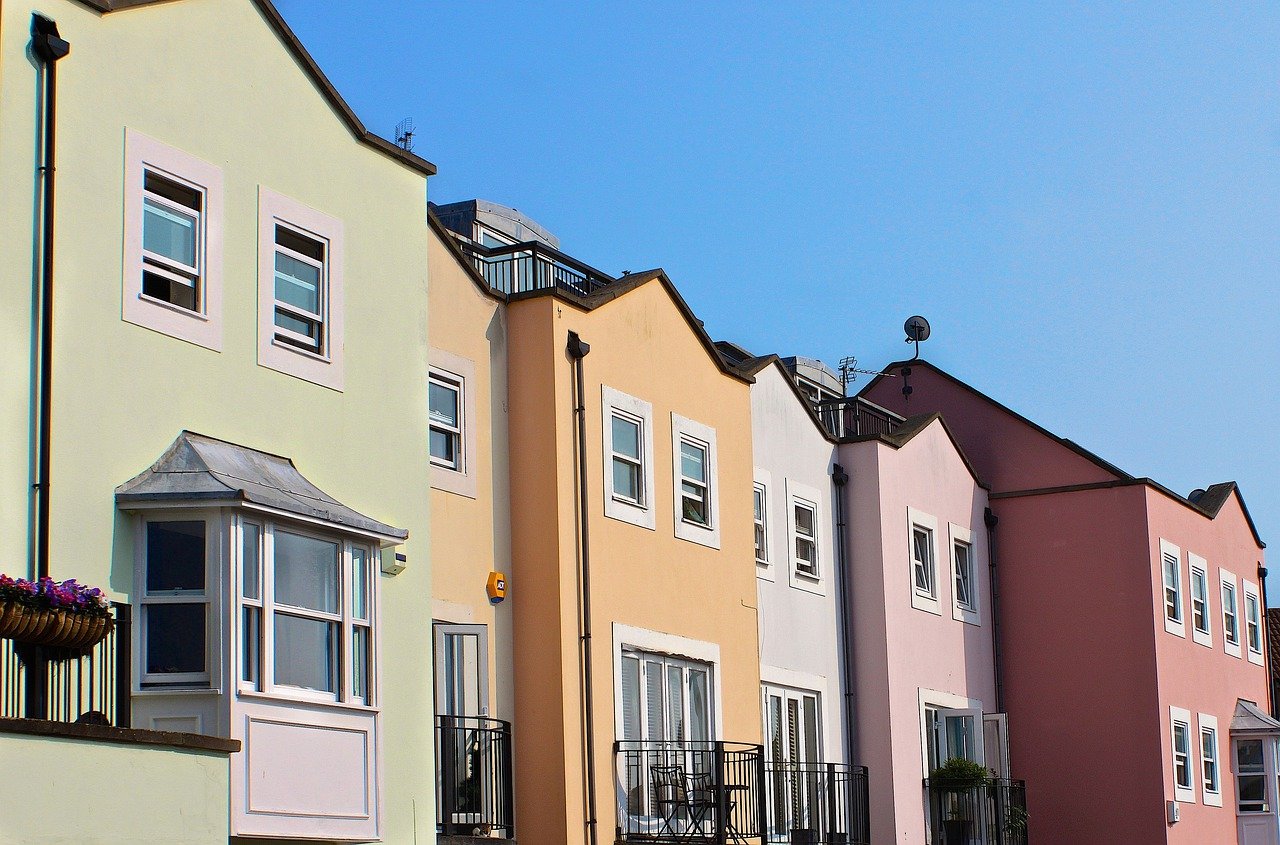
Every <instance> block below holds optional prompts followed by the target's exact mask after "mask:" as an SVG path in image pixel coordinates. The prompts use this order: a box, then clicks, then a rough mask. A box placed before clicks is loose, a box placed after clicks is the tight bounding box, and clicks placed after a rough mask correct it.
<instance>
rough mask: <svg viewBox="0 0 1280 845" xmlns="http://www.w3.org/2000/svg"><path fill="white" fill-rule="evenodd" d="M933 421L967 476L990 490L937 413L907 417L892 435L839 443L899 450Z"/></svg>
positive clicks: (865, 436) (859, 438)
mask: <svg viewBox="0 0 1280 845" xmlns="http://www.w3.org/2000/svg"><path fill="white" fill-rule="evenodd" d="M859 395H861V394H859ZM935 420H936V421H937V422H939V423H941V424H942V430H943V432H945V433H946V435H947V439H948V440H950V441H951V445H952V446H953V447H954V448H955V450H956V454H957V455H959V456H960V460H961V461H963V462H964V465H965V469H967V470H969V475H970V476H972V477H973V480H974V482H975V483H976V484H977V485H978V486H979V487H981V488H982V489H984V490H990V489H991V485H989V484H987V483H986V482H985V481H983V480H982V477H981V476H979V475H978V470H977V469H975V468H974V466H973V463H972V462H971V461H970V460H969V456H968V455H966V454H965V453H964V448H963V447H961V446H960V441H959V440H957V439H956V436H955V434H954V433H953V432H952V431H951V426H949V425H947V420H946V417H944V416H942V414H941V413H940V412H938V411H934V412H933V413H930V414H916V415H915V416H914V417H907V418H906V419H905V420H903V421H902V424H901V425H899V426H898V427H897V429H895V430H894V432H893V433H892V434H859V435H856V436H854V437H846V438H845V439H843V440H841V441H840V442H841V443H865V442H867V441H871V440H876V441H879V442H881V443H884V444H886V445H888V446H892V447H893V448H895V449H901V448H902V447H903V446H906V445H907V444H908V443H910V442H911V441H912V440H914V439H915V436H916V435H917V434H919V433H921V432H922V431H924V430H925V429H927V428H928V427H929V426H930V425H931V424H932V423H933V422H934V421H935Z"/></svg>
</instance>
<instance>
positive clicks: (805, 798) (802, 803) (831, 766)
mask: <svg viewBox="0 0 1280 845" xmlns="http://www.w3.org/2000/svg"><path fill="white" fill-rule="evenodd" d="M764 768H765V792H766V799H765V803H766V805H767V808H768V822H769V823H768V834H769V835H768V841H769V842H771V843H774V842H777V843H787V845H867V843H868V842H870V840H871V825H870V818H869V814H868V810H867V803H868V795H867V770H866V767H864V766H850V765H847V764H845V763H784V762H776V761H773V760H770V761H767V762H766V763H765V764H764Z"/></svg>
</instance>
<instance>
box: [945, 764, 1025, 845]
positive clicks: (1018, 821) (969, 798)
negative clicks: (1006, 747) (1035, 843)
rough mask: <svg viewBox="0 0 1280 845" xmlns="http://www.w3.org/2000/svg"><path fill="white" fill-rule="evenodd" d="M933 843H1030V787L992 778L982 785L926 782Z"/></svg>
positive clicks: (986, 844)
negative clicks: (1028, 821) (1028, 813)
mask: <svg viewBox="0 0 1280 845" xmlns="http://www.w3.org/2000/svg"><path fill="white" fill-rule="evenodd" d="M924 787H925V793H926V794H927V796H928V802H929V807H928V811H929V817H928V818H929V822H928V825H929V841H930V842H931V843H933V845H1027V787H1026V784H1025V783H1024V782H1023V781H1020V780H1005V779H1003V778H992V779H990V780H988V781H987V782H986V784H984V785H982V786H961V787H957V786H952V785H948V784H946V783H942V782H936V781H935V782H930V781H929V780H925V782H924Z"/></svg>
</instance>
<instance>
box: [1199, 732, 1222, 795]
mask: <svg viewBox="0 0 1280 845" xmlns="http://www.w3.org/2000/svg"><path fill="white" fill-rule="evenodd" d="M1196 720H1197V721H1198V722H1199V726H1198V730H1197V731H1196V736H1197V738H1198V741H1197V743H1196V749H1197V753H1196V756H1197V758H1198V759H1199V762H1200V767H1199V778H1198V779H1199V781H1200V794H1201V796H1202V797H1203V800H1204V803H1205V805H1206V806H1209V807H1221V806H1222V749H1221V747H1220V745H1219V744H1218V717H1217V716H1210V715H1209V714H1208V713H1197V714H1196ZM1206 734H1209V735H1210V738H1211V739H1212V748H1213V752H1212V753H1213V757H1212V758H1211V760H1206V759H1205V754H1204V741H1205V735H1206ZM1207 762H1212V763H1213V771H1214V780H1213V782H1210V780H1209V778H1207V777H1205V772H1204V770H1205V764H1206V763H1207Z"/></svg>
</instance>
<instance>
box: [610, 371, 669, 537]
mask: <svg viewBox="0 0 1280 845" xmlns="http://www.w3.org/2000/svg"><path fill="white" fill-rule="evenodd" d="M615 415H618V416H620V417H621V418H623V419H626V420H629V421H633V422H638V423H639V425H640V463H641V473H640V483H641V485H642V489H641V491H640V496H639V500H638V501H632V500H630V499H628V498H625V497H621V496H617V495H615V494H614V489H613V456H614V448H613V418H614V416H615ZM600 426H601V438H600V439H601V443H602V455H601V458H602V461H601V462H602V463H603V465H604V472H603V478H604V486H603V490H604V515H605V516H607V517H610V518H611V519H617V520H621V521H622V522H626V523H630V524H631V525H635V526H637V527H639V528H647V529H649V530H650V531H653V530H655V529H656V527H657V516H656V514H657V511H656V509H655V507H654V501H653V493H654V482H653V405H651V404H649V403H648V402H645V401H644V400H643V399H637V398H636V397H634V396H631V395H628V394H626V393H623V392H622V391H620V390H615V389H614V388H612V387H609V386H608V385H601V386H600Z"/></svg>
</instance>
